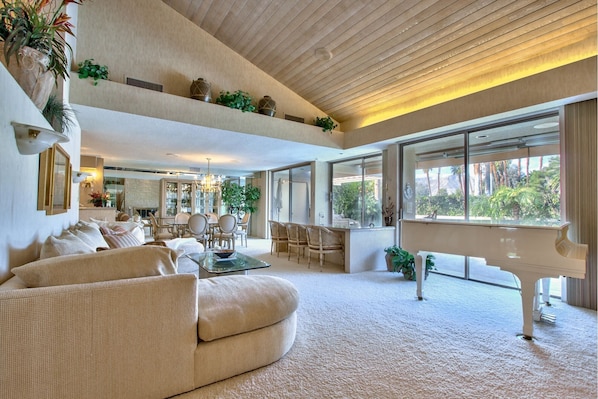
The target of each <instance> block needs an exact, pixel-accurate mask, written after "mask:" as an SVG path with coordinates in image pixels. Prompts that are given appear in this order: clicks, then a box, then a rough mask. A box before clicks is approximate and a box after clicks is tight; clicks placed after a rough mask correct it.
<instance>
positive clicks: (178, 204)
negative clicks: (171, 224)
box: [160, 179, 220, 222]
mask: <svg viewBox="0 0 598 399" xmlns="http://www.w3.org/2000/svg"><path fill="white" fill-rule="evenodd" d="M219 207H220V196H219V194H218V193H204V192H202V191H201V190H200V189H199V186H198V184H197V182H196V181H194V180H182V179H162V180H161V190H160V218H161V219H162V220H163V221H165V222H168V221H169V220H170V221H172V220H174V216H175V215H176V214H177V213H180V212H185V213H189V214H191V215H192V214H194V213H208V212H211V213H216V214H218V213H219V212H218V209H219Z"/></svg>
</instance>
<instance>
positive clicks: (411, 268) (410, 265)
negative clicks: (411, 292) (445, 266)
mask: <svg viewBox="0 0 598 399" xmlns="http://www.w3.org/2000/svg"><path fill="white" fill-rule="evenodd" d="M384 252H386V257H387V267H388V270H389V271H393V272H397V273H403V278H405V280H412V281H415V280H416V273H415V257H414V256H413V255H412V254H411V253H409V252H408V251H406V250H404V249H403V248H401V247H399V246H397V245H393V246H391V247H387V248H384ZM389 258H390V261H391V263H392V267H391V266H390V265H389V264H388V259H389ZM434 259H435V257H434V255H432V254H428V255H427V256H426V267H425V275H424V279H427V278H428V275H429V274H430V270H436V265H435V264H434ZM391 269H392V270H391Z"/></svg>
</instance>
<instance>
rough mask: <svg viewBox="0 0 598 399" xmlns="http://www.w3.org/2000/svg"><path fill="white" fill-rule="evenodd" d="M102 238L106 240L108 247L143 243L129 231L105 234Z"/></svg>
mask: <svg viewBox="0 0 598 399" xmlns="http://www.w3.org/2000/svg"><path fill="white" fill-rule="evenodd" d="M104 240H106V242H107V243H108V246H109V247H110V248H127V247H138V246H140V245H143V243H142V242H141V241H139V239H138V238H137V237H135V236H134V235H133V234H131V233H129V232H124V233H117V234H107V235H105V236H104Z"/></svg>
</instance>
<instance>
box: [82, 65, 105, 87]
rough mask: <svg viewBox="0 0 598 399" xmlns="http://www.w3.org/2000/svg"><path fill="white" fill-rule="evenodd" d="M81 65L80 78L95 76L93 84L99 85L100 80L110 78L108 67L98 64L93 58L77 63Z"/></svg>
mask: <svg viewBox="0 0 598 399" xmlns="http://www.w3.org/2000/svg"><path fill="white" fill-rule="evenodd" d="M77 65H78V66H79V79H87V78H93V85H94V86H97V85H98V80H100V79H103V80H107V79H108V67H107V66H106V65H100V64H96V63H95V62H94V59H93V58H90V59H87V60H85V61H83V62H80V63H78V64H77Z"/></svg>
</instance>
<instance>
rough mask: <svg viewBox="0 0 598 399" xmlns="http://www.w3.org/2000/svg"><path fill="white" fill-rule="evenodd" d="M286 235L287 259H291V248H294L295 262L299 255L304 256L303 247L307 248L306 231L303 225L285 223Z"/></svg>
mask: <svg viewBox="0 0 598 399" xmlns="http://www.w3.org/2000/svg"><path fill="white" fill-rule="evenodd" d="M287 236H288V240H289V241H288V244H287V245H288V246H289V250H288V253H289V256H288V258H287V259H288V260H291V248H295V251H296V252H297V263H299V255H302V256H305V248H307V231H306V229H305V225H302V224H298V223H288V224H287Z"/></svg>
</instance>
